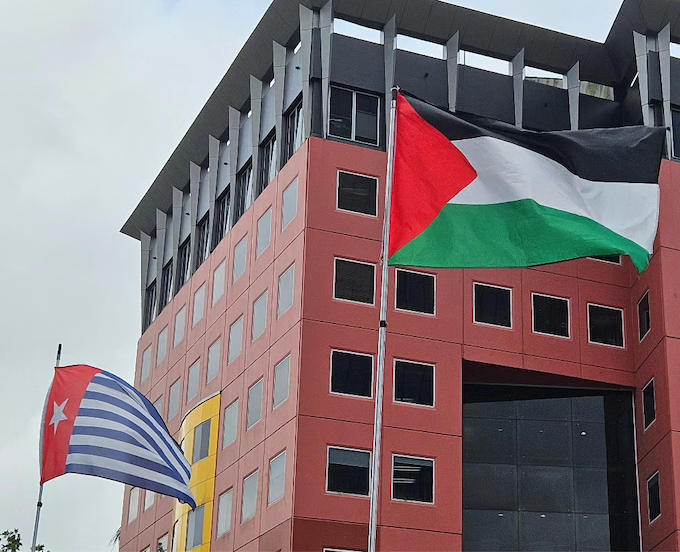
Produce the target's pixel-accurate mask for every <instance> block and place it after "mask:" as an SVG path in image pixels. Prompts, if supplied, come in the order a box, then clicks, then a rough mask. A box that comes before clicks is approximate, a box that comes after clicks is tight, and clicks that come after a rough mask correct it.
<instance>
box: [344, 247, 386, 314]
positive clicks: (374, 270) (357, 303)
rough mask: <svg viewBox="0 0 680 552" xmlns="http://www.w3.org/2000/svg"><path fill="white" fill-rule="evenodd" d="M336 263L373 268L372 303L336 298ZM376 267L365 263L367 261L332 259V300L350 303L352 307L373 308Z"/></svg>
mask: <svg viewBox="0 0 680 552" xmlns="http://www.w3.org/2000/svg"><path fill="white" fill-rule="evenodd" d="M338 261H344V262H347V263H354V264H361V265H366V266H370V267H372V268H373V301H372V302H371V303H368V302H364V301H356V300H354V299H344V298H342V297H337V296H336V295H335V290H336V283H337V276H338V274H337V272H338V265H337V262H338ZM377 278H378V277H377V265H376V264H375V263H371V262H367V261H359V260H357V259H347V258H345V257H333V300H335V301H342V302H344V303H351V304H353V305H364V306H366V307H375V296H376V293H375V287H376V283H377Z"/></svg>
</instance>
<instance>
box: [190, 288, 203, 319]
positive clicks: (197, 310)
mask: <svg viewBox="0 0 680 552" xmlns="http://www.w3.org/2000/svg"><path fill="white" fill-rule="evenodd" d="M204 312H205V284H204V285H202V286H201V287H200V288H198V291H196V293H195V294H194V317H193V319H192V323H191V325H192V326H195V325H196V324H198V323H199V322H200V321H201V320H203V313H204Z"/></svg>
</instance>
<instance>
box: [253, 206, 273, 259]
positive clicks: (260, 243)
mask: <svg viewBox="0 0 680 552" xmlns="http://www.w3.org/2000/svg"><path fill="white" fill-rule="evenodd" d="M271 242H272V208H271V207H270V208H269V209H267V211H266V212H265V214H264V215H262V216H261V217H260V220H258V221H257V237H256V238H255V247H256V256H257V257H259V256H260V255H262V253H264V252H265V251H266V250H267V248H268V247H269V246H270V245H271Z"/></svg>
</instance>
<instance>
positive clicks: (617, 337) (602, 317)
mask: <svg viewBox="0 0 680 552" xmlns="http://www.w3.org/2000/svg"><path fill="white" fill-rule="evenodd" d="M588 338H589V340H590V342H591V343H600V344H602V345H612V346H614V347H623V310H621V309H617V308H613V307H604V306H601V305H591V304H589V305H588Z"/></svg>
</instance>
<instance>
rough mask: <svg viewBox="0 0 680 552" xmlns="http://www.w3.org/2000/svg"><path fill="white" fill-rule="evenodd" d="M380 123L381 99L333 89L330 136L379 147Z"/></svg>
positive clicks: (334, 87)
mask: <svg viewBox="0 0 680 552" xmlns="http://www.w3.org/2000/svg"><path fill="white" fill-rule="evenodd" d="M379 122H380V98H378V97H377V96H373V95H370V94H363V93H361V92H354V91H352V90H347V89H344V88H339V87H337V86H332V87H331V105H330V117H329V121H328V134H329V135H331V136H337V137H338V138H346V139H348V140H355V141H357V142H362V143H364V144H372V145H378V142H379V140H378V136H379V132H378V124H379Z"/></svg>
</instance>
